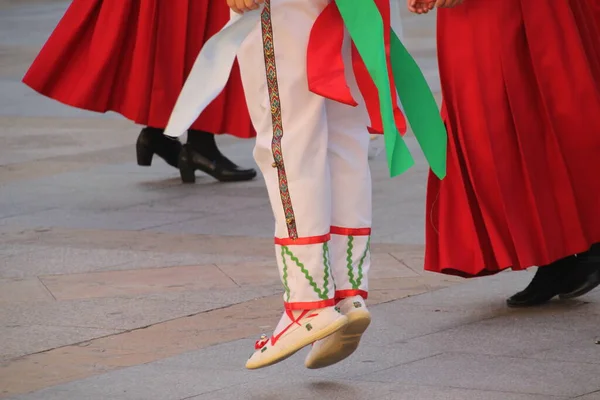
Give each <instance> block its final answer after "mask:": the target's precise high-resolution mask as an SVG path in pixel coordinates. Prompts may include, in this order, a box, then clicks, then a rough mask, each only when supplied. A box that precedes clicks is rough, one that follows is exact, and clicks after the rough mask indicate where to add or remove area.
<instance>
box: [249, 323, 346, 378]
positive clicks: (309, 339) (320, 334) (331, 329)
mask: <svg viewBox="0 0 600 400" xmlns="http://www.w3.org/2000/svg"><path fill="white" fill-rule="evenodd" d="M346 325H348V318H346V317H345V316H341V317H340V318H338V319H336V320H335V321H334V322H332V323H331V324H329V325H328V326H326V327H325V328H323V329H321V330H320V331H317V332H314V333H313V334H312V335H309V336H306V337H305V338H304V340H302V341H299V342H298V343H296V345H295V346H294V347H291V348H288V349H285V351H280V352H277V353H273V355H272V356H271V357H269V358H263V359H261V360H260V362H254V363H251V362H250V360H248V362H247V363H246V368H247V369H259V368H265V367H269V366H271V365H273V364H277V363H278V362H281V361H283V360H285V359H286V358H289V357H291V356H293V355H294V354H296V353H297V352H298V351H299V350H302V349H303V348H305V347H306V346H308V345H311V344H313V343H314V342H316V341H317V340H321V339H325V338H326V337H327V336H330V335H333V334H334V333H336V332H337V331H339V330H340V329H343V328H344V327H345V326H346Z"/></svg>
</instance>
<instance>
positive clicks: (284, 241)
mask: <svg viewBox="0 0 600 400" xmlns="http://www.w3.org/2000/svg"><path fill="white" fill-rule="evenodd" d="M330 239H331V235H330V234H329V233H327V234H325V235H320V236H306V237H297V238H277V237H276V238H275V244H277V245H279V246H307V245H311V244H321V243H325V242H328V241H329V240H330Z"/></svg>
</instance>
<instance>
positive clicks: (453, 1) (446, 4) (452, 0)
mask: <svg viewBox="0 0 600 400" xmlns="http://www.w3.org/2000/svg"><path fill="white" fill-rule="evenodd" d="M463 1H464V0H437V1H436V2H435V6H436V7H438V8H450V7H454V6H457V5H459V4H462V2H463Z"/></svg>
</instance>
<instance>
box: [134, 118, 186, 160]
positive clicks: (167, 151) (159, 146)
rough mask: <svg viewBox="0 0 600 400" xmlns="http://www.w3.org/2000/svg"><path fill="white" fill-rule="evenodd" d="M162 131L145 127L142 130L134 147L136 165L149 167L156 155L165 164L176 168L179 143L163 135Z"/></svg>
mask: <svg viewBox="0 0 600 400" xmlns="http://www.w3.org/2000/svg"><path fill="white" fill-rule="evenodd" d="M163 132H164V130H163V129H158V128H150V127H146V128H144V129H142V132H140V135H139V136H138V140H137V143H136V145H135V148H136V153H137V162H138V165H141V166H144V167H149V166H150V165H151V164H152V157H153V156H154V155H155V154H156V155H158V156H159V157H160V158H162V159H163V160H165V161H166V162H167V164H169V165H171V166H173V167H175V168H177V163H178V159H179V153H180V152H181V142H179V140H177V139H172V138H170V137H168V136H165V135H164V133H163Z"/></svg>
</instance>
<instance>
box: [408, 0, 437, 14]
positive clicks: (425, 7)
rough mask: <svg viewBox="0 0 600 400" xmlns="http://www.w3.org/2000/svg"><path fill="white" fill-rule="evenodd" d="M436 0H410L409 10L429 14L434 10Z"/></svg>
mask: <svg viewBox="0 0 600 400" xmlns="http://www.w3.org/2000/svg"><path fill="white" fill-rule="evenodd" d="M435 1H436V0H408V10H409V11H410V12H412V13H415V14H427V13H428V12H429V11H431V10H433V7H434V6H435Z"/></svg>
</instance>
